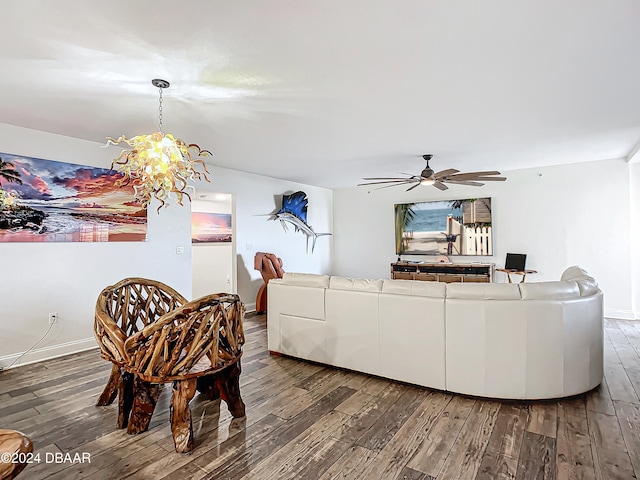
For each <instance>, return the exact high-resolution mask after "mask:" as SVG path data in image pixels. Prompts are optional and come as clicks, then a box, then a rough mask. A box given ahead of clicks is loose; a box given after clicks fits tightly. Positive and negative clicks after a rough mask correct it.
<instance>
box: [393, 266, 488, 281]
mask: <svg viewBox="0 0 640 480" xmlns="http://www.w3.org/2000/svg"><path fill="white" fill-rule="evenodd" d="M494 270H495V264H493V263H412V262H395V263H392V264H391V278H392V279H394V280H425V281H431V282H447V283H451V282H475V283H491V282H492V281H493V272H494Z"/></svg>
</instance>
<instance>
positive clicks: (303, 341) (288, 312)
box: [267, 267, 603, 399]
mask: <svg viewBox="0 0 640 480" xmlns="http://www.w3.org/2000/svg"><path fill="white" fill-rule="evenodd" d="M267 295H268V302H267V305H268V313H267V332H268V348H269V350H270V351H271V352H277V353H282V354H285V355H290V356H293V357H298V358H302V359H306V360H312V361H315V362H320V363H324V364H327V365H334V366H337V367H343V368H347V369H350V370H355V371H359V372H364V373H369V374H372V375H379V376H382V377H386V378H390V379H394V380H400V381H403V382H408V383H412V384H416V385H421V386H425V387H431V388H435V389H439V390H447V391H451V392H457V393H463V394H469V395H476V396H482V397H491V398H505V399H542V398H559V397H566V396H570V395H575V394H579V393H583V392H586V391H588V390H591V389H592V388H594V387H596V386H598V385H599V384H600V382H601V381H602V376H603V309H602V292H601V291H600V290H599V288H598V285H597V283H596V281H595V280H594V279H593V278H592V277H590V276H589V275H588V274H587V273H586V272H585V271H584V270H582V269H581V268H579V267H570V268H568V269H567V270H566V271H565V272H564V273H563V275H562V278H561V280H560V281H557V282H541V283H521V284H508V283H506V284H504V283H503V284H497V283H490V284H476V283H473V284H471V283H450V284H445V283H438V282H422V281H412V280H377V279H354V278H344V277H336V276H333V277H329V276H327V275H313V274H300V273H285V275H284V277H283V278H282V279H275V280H271V281H270V282H269V286H268V289H267Z"/></svg>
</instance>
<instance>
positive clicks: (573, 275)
mask: <svg viewBox="0 0 640 480" xmlns="http://www.w3.org/2000/svg"><path fill="white" fill-rule="evenodd" d="M583 277H589V274H588V273H587V271H586V270H585V269H584V268H581V267H579V266H578V265H573V266H572V267H569V268H567V269H566V270H565V271H564V272H562V276H561V277H560V280H563V281H566V280H576V279H578V278H583Z"/></svg>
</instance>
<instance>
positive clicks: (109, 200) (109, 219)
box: [0, 153, 147, 242]
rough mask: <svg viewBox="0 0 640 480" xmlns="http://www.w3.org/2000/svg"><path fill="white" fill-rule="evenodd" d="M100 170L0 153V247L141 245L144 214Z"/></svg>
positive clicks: (129, 191)
mask: <svg viewBox="0 0 640 480" xmlns="http://www.w3.org/2000/svg"><path fill="white" fill-rule="evenodd" d="M121 178H122V175H121V174H120V173H117V172H115V171H113V170H109V169H105V168H97V167H90V166H84V165H76V164H71V163H64V162H56V161H53V160H42V159H39V158H32V157H25V156H19V155H12V154H8V153H0V241H2V242H118V241H145V240H146V235H147V212H146V210H145V209H143V208H142V207H141V206H140V203H139V202H138V201H136V200H135V199H134V191H133V186H132V185H123V186H116V185H115V183H116V182H117V181H118V180H120V179H121Z"/></svg>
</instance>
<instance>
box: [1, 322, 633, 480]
mask: <svg viewBox="0 0 640 480" xmlns="http://www.w3.org/2000/svg"><path fill="white" fill-rule="evenodd" d="M245 330H246V333H247V343H246V345H245V353H244V358H243V365H242V368H243V372H242V377H241V386H242V396H243V399H244V401H245V403H246V406H247V416H246V417H245V418H243V419H232V417H231V415H230V414H229V412H228V411H227V409H226V405H225V404H224V402H223V403H222V404H220V402H219V401H215V402H210V401H206V400H203V399H202V398H200V397H198V396H196V397H195V398H194V400H193V401H192V403H191V408H192V412H193V418H194V430H195V436H196V446H195V449H194V451H193V452H192V453H191V454H189V455H184V454H177V453H175V451H174V449H173V441H172V437H171V431H170V428H169V412H168V400H169V397H170V391H171V388H170V386H166V387H165V389H164V391H163V393H162V395H161V398H160V402H159V404H158V406H157V408H156V412H155V414H154V417H153V420H152V422H151V426H150V428H149V431H148V432H145V433H142V434H140V435H127V434H126V432H125V431H120V430H116V428H115V424H116V416H117V406H116V405H115V404H114V405H111V406H108V407H96V406H95V402H96V399H97V396H98V395H99V394H100V392H101V391H102V389H103V387H104V386H105V384H106V381H107V376H108V374H109V371H110V369H111V364H109V363H107V362H106V361H104V360H102V359H101V358H100V357H99V354H98V351H97V350H93V351H89V352H84V353H80V354H75V355H71V356H68V357H64V358H60V359H56V360H51V361H47V362H42V363H39V364H33V365H28V366H24V367H19V368H16V369H12V370H8V371H5V372H2V373H0V428H9V429H16V430H20V431H22V432H24V433H25V434H26V435H28V436H29V437H30V438H31V439H32V440H33V443H34V445H35V449H34V453H40V456H41V461H40V463H34V464H31V465H29V466H27V468H26V469H25V470H24V471H23V472H22V473H21V474H20V477H19V478H24V479H31V480H37V479H64V480H69V479H82V478H89V479H100V480H103V479H105V480H106V479H118V480H120V479H124V478H127V479H225V480H226V479H228V480H239V479H241V478H242V479H278V480H280V479H288V478H290V479H294V478H295V479H305V480H315V479H323V480H324V479H334V478H340V479H363V480H370V479H379V478H384V479H407V480H416V479H423V480H426V479H438V480H445V479H478V480H480V479H482V480H494V479H598V480H599V479H602V480H613V479H620V480H630V479H634V478H637V476H638V475H639V474H640V401H639V400H638V397H639V395H640V322H630V321H620V320H607V321H606V360H605V367H606V374H605V381H604V382H603V384H602V385H601V386H600V387H599V388H598V389H597V390H595V391H593V392H590V393H588V394H585V395H581V396H578V397H575V398H571V399H566V400H562V401H545V402H500V401H492V400H482V399H477V398H468V397H464V396H460V395H450V394H447V393H443V392H439V391H432V390H429V389H425V388H418V387H415V386H410V385H404V384H399V383H395V382H391V381H388V380H384V379H380V378H374V377H370V376H367V375H361V374H357V373H352V372H347V371H343V370H339V369H335V368H330V367H323V366H320V365H315V364H310V363H306V362H302V361H297V360H293V359H290V358H283V357H275V356H269V354H268V352H267V350H266V331H265V317H264V316H263V315H260V316H253V317H247V319H246V320H245ZM116 403H117V402H116ZM56 452H58V453H67V452H68V453H71V456H70V458H67V459H66V460H67V462H65V463H56V462H55V458H56V457H55V456H54V454H55V453H56ZM76 453H78V454H80V455H78V457H77V458H82V454H90V463H89V462H86V461H85V462H84V463H80V462H78V463H70V461H72V460H73V459H74V455H75V454H76ZM47 454H48V455H47ZM85 458H86V456H85ZM47 459H49V460H51V461H50V462H49V463H47V462H46V460H47ZM58 459H60V457H58Z"/></svg>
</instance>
